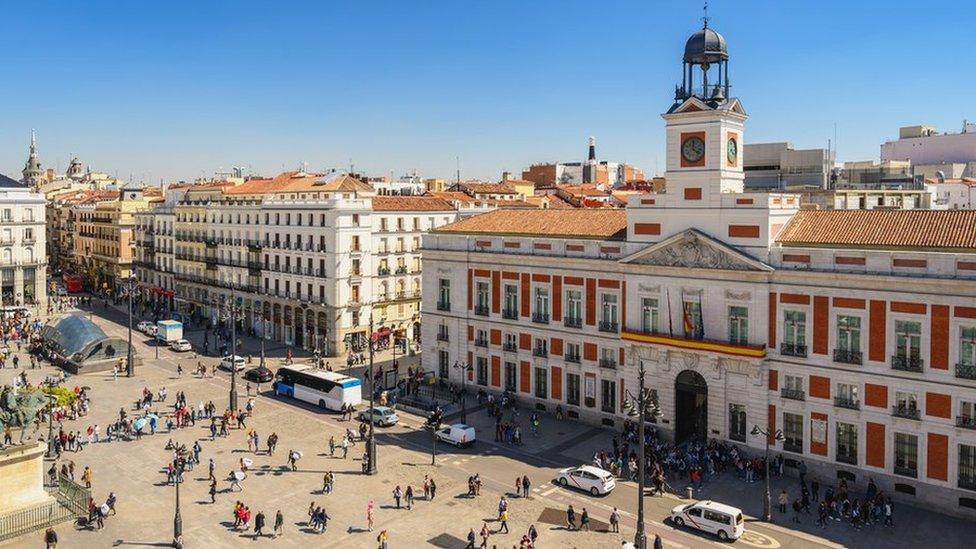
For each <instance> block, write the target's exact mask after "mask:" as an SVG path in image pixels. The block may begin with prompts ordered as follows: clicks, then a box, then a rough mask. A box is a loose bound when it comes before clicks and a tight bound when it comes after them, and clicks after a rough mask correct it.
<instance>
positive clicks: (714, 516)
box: [671, 500, 746, 541]
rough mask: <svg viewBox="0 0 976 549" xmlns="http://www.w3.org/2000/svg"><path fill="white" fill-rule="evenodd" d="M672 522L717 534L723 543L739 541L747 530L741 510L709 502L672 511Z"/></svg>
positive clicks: (701, 502)
mask: <svg viewBox="0 0 976 549" xmlns="http://www.w3.org/2000/svg"><path fill="white" fill-rule="evenodd" d="M671 522H672V523H674V525H675V526H677V527H679V528H680V527H682V526H690V527H691V528H696V529H698V530H702V531H704V532H708V533H710V534H715V535H716V536H718V539H720V540H722V541H729V540H736V539H739V538H740V537H741V536H742V534H743V533H744V532H745V530H746V528H745V520H744V519H743V518H742V511H741V510H740V509H738V508H737V507H732V506H731V505H725V504H724V503H717V502H714V501H707V500H706V501H699V502H698V503H687V504H685V505H679V506H677V507H675V508H674V509H671Z"/></svg>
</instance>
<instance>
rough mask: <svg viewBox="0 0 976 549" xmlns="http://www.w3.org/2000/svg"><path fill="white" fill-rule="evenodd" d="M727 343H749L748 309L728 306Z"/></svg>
mask: <svg viewBox="0 0 976 549" xmlns="http://www.w3.org/2000/svg"><path fill="white" fill-rule="evenodd" d="M729 343H734V344H736V345H747V344H748V343H749V309H747V308H745V307H739V306H735V307H729Z"/></svg>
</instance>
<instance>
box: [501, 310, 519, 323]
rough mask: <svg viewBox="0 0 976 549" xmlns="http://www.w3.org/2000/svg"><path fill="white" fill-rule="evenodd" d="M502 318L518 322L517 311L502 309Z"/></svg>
mask: <svg viewBox="0 0 976 549" xmlns="http://www.w3.org/2000/svg"><path fill="white" fill-rule="evenodd" d="M502 318H507V319H508V320H518V311H514V310H511V309H503V310H502Z"/></svg>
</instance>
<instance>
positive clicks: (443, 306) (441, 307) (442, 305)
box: [437, 301, 451, 311]
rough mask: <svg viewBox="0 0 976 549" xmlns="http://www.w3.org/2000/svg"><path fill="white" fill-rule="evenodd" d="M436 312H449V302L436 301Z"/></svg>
mask: <svg viewBox="0 0 976 549" xmlns="http://www.w3.org/2000/svg"><path fill="white" fill-rule="evenodd" d="M437 310H438V311H450V310H451V302H450V301H438V302H437Z"/></svg>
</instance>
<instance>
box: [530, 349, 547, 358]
mask: <svg viewBox="0 0 976 549" xmlns="http://www.w3.org/2000/svg"><path fill="white" fill-rule="evenodd" d="M532 356H538V357H547V356H549V349H546V348H545V347H535V348H533V349H532Z"/></svg>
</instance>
